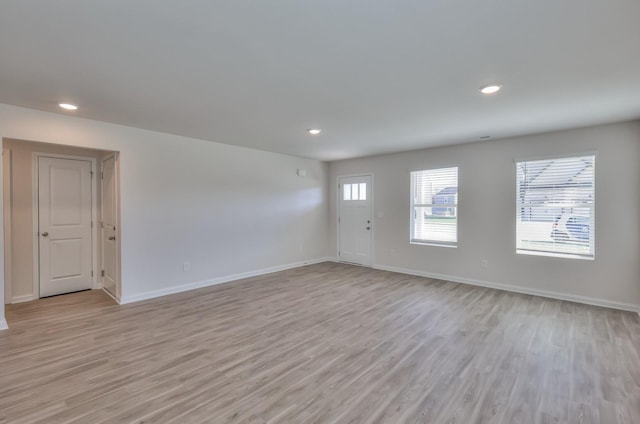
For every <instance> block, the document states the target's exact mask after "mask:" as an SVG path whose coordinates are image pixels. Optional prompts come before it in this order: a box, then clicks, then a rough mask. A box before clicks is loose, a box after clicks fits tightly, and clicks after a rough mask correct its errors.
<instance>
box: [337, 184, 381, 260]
mask: <svg viewBox="0 0 640 424" xmlns="http://www.w3.org/2000/svg"><path fill="white" fill-rule="evenodd" d="M353 177H371V202H370V204H371V264H369V265H367V266H368V267H373V264H374V263H375V261H374V259H373V255H374V252H375V251H374V243H375V237H374V236H375V231H376V226H375V219H374V215H375V209H374V208H373V206H374V203H373V201H374V195H373V187H374V181H373V172H362V173H358V174H346V175H338V176H337V184H336V185H337V187H338V190H337V191H338V194H337V195H336V199H337V201H338V202H337V203H338V204H337V206H336V221H337V224H338V225H336V229H337V233H336V238H337V246H336V253H338V262H342V260H341V259H340V253H339V252H340V201H341V200H342V199H341V197H340V195H341V194H342V190H340V180H342V179H343V178H353ZM345 263H346V262H345ZM354 265H355V264H354ZM362 266H365V265H362Z"/></svg>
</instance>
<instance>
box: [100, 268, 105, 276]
mask: <svg viewBox="0 0 640 424" xmlns="http://www.w3.org/2000/svg"><path fill="white" fill-rule="evenodd" d="M100 276H101V277H104V269H103V270H102V272H101V273H100Z"/></svg>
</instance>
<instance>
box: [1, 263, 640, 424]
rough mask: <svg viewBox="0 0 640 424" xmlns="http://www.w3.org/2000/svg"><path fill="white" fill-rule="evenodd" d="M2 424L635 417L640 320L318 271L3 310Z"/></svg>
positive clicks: (357, 272) (368, 274) (353, 272)
mask: <svg viewBox="0 0 640 424" xmlns="http://www.w3.org/2000/svg"><path fill="white" fill-rule="evenodd" d="M7 316H8V321H9V325H10V330H9V331H5V332H0V422H6V423H47V424H51V423H63V422H64V423H66V422H72V423H103V422H104V423H119V422H124V423H129V422H132V423H133V422H145V423H169V422H175V423H181V424H182V423H204V422H207V423H301V424H302V423H304V424H307V423H394V424H398V423H464V424H466V423H509V424H511V423H604V424H615V423H629V424H631V423H640V319H639V317H638V315H637V314H634V313H630V312H620V311H615V310H610V309H604V308H598V307H592V306H585V305H580V304H574V303H570V302H563V301H556V300H550V299H545V298H540V297H533V296H527V295H519V294H514V293H508V292H503V291H498V290H492V289H485V288H480V287H472V286H466V285H461V284H455V283H450V282H443V281H436V280H430V279H427V278H420V277H412V276H408V275H403V274H395V273H391V272H385V271H377V270H372V269H367V268H360V267H355V266H348V265H341V264H335V263H324V264H318V265H312V266H308V267H304V268H298V269H293V270H289V271H284V272H280V273H276V274H270V275H266V276H262V277H256V278H250V279H246V280H242V281H237V282H234V283H230V284H224V285H219V286H215V287H210V288H206V289H201V290H196V291H191V292H187V293H181V294H177V295H172V296H167V297H163V298H159V299H154V300H149V301H145V302H141V303H137V304H131V305H125V306H118V305H116V304H114V303H113V301H111V300H110V298H108V297H107V296H106V295H105V294H104V293H102V292H100V291H91V292H83V293H76V294H71V295H66V296H59V297H54V298H49V299H42V300H39V301H35V302H30V303H25V304H18V305H9V306H8V307H7Z"/></svg>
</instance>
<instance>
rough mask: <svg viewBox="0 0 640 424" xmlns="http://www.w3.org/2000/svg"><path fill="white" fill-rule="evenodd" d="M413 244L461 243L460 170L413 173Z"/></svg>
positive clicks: (450, 169)
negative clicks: (459, 229) (459, 239)
mask: <svg viewBox="0 0 640 424" xmlns="http://www.w3.org/2000/svg"><path fill="white" fill-rule="evenodd" d="M410 241H411V242H412V243H433V244H444V245H452V246H453V245H455V243H456V242H457V241H458V168H457V167H454V168H440V169H428V170H424V171H415V172H412V173H411V240H410Z"/></svg>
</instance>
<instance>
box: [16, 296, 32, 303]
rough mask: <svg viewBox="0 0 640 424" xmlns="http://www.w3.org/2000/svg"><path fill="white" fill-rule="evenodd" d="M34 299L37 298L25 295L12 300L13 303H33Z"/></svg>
mask: <svg viewBox="0 0 640 424" xmlns="http://www.w3.org/2000/svg"><path fill="white" fill-rule="evenodd" d="M34 299H35V297H33V295H32V294H23V295H21V296H13V297H12V298H11V303H22V302H31V301H32V300H34Z"/></svg>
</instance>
